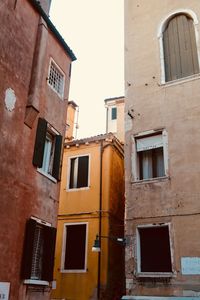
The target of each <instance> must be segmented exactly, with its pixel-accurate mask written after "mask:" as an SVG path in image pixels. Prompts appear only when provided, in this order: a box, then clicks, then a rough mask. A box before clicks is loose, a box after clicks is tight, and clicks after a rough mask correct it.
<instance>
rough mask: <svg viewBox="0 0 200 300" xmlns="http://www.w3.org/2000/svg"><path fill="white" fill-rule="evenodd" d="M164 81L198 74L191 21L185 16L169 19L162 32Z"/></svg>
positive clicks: (180, 15)
mask: <svg viewBox="0 0 200 300" xmlns="http://www.w3.org/2000/svg"><path fill="white" fill-rule="evenodd" d="M163 51H164V65H165V81H166V82H167V81H172V80H175V79H178V78H183V77H187V76H190V75H193V74H196V73H199V63H198V55H197V46H196V38H195V31H194V23H193V20H192V19H191V18H190V17H189V16H187V15H185V14H177V15H175V16H174V17H173V18H171V19H170V20H169V21H168V23H167V25H166V27H165V30H164V32H163Z"/></svg>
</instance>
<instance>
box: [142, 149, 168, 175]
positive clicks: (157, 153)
mask: <svg viewBox="0 0 200 300" xmlns="http://www.w3.org/2000/svg"><path fill="white" fill-rule="evenodd" d="M138 153H139V168H140V180H142V179H148V178H156V177H162V176H165V168H164V157H163V147H160V148H155V149H151V150H146V151H141V152H138Z"/></svg>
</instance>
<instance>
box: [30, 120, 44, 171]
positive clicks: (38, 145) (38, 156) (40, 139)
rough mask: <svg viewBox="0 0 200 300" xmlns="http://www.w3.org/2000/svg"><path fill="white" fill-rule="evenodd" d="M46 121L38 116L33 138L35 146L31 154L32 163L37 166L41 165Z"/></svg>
mask: <svg viewBox="0 0 200 300" xmlns="http://www.w3.org/2000/svg"><path fill="white" fill-rule="evenodd" d="M46 132H47V122H46V120H44V119H42V118H39V119H38V125H37V132H36V138H35V148H34V154H33V165H34V166H37V167H39V168H41V167H42V161H43V155H44V146H45V140H46Z"/></svg>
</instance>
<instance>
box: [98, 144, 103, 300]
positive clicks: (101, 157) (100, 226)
mask: <svg viewBox="0 0 200 300" xmlns="http://www.w3.org/2000/svg"><path fill="white" fill-rule="evenodd" d="M103 150H104V147H103V141H101V144H100V179H99V180H100V182H99V245H100V248H101V228H102V167H103ZM100 296H101V251H100V252H98V277H97V299H98V300H99V299H100Z"/></svg>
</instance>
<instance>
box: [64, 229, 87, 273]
mask: <svg viewBox="0 0 200 300" xmlns="http://www.w3.org/2000/svg"><path fill="white" fill-rule="evenodd" d="M65 243H66V248H65V261H64V269H65V270H84V269H85V245H86V224H80V225H67V226H66V241H65Z"/></svg>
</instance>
